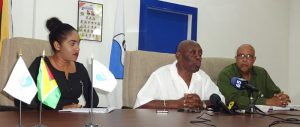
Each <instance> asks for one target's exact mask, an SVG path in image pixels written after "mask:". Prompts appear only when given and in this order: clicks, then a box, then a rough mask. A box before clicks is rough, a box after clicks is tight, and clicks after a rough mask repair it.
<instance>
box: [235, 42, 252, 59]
mask: <svg viewBox="0 0 300 127" xmlns="http://www.w3.org/2000/svg"><path fill="white" fill-rule="evenodd" d="M243 50H249V51H251V52H253V54H252V55H253V56H255V49H254V48H253V46H252V45H250V44H242V45H241V46H240V47H239V48H238V49H237V50H236V54H237V55H238V54H239V53H240V52H241V51H243Z"/></svg>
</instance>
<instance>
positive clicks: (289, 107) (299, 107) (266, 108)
mask: <svg viewBox="0 0 300 127" xmlns="http://www.w3.org/2000/svg"><path fill="white" fill-rule="evenodd" d="M255 106H256V107H257V108H259V109H260V110H262V111H263V112H268V111H269V110H300V105H287V106H286V107H279V106H268V105H255Z"/></svg>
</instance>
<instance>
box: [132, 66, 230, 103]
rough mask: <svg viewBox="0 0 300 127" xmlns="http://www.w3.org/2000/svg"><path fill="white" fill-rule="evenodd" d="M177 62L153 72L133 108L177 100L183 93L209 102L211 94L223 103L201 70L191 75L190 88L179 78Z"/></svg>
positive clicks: (213, 85) (208, 78) (215, 88)
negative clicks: (195, 95) (152, 102)
mask: <svg viewBox="0 0 300 127" xmlns="http://www.w3.org/2000/svg"><path fill="white" fill-rule="evenodd" d="M176 63H177V61H175V62H173V63H172V64H169V65H165V66H162V67H160V68H158V69H157V70H156V71H154V72H153V73H152V74H151V76H150V77H149V79H148V80H147V82H146V83H145V85H144V86H143V87H142V89H141V90H140V91H139V93H138V95H137V99H136V102H135V105H134V108H137V107H139V106H141V105H144V104H146V103H148V102H150V101H152V100H178V99H180V98H182V97H183V96H184V94H185V93H195V94H197V95H198V96H199V97H200V99H201V100H202V101H203V100H209V97H210V95H212V94H213V93H215V94H218V95H219V96H220V98H221V100H222V101H223V102H225V98H224V96H223V95H222V94H221V92H220V91H219V88H218V87H217V86H216V85H215V83H214V82H213V81H212V80H211V79H210V77H209V76H208V75H207V74H206V73H205V72H204V71H202V70H201V69H199V71H198V72H196V73H194V74H193V75H192V79H191V83H190V86H189V87H188V85H187V84H186V83H185V81H184V80H183V79H182V78H181V77H180V76H179V74H178V72H177V67H176Z"/></svg>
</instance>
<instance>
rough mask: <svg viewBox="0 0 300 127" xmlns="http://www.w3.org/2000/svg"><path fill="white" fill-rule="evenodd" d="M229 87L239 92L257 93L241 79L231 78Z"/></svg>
mask: <svg viewBox="0 0 300 127" xmlns="http://www.w3.org/2000/svg"><path fill="white" fill-rule="evenodd" d="M231 85H232V86H233V87H235V88H236V89H239V90H243V89H248V90H251V91H257V92H258V91H259V90H258V89H256V88H255V87H254V86H253V85H251V84H249V83H248V81H247V80H246V79H243V78H238V77H233V78H231Z"/></svg>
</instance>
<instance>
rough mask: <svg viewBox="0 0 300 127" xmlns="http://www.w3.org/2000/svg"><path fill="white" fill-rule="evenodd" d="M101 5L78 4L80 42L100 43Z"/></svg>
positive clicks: (82, 2)
mask: <svg viewBox="0 0 300 127" xmlns="http://www.w3.org/2000/svg"><path fill="white" fill-rule="evenodd" d="M102 21H103V4H99V3H92V2H86V1H79V2H78V34H79V36H80V39H82V40H90V41H99V42H101V41H102Z"/></svg>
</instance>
